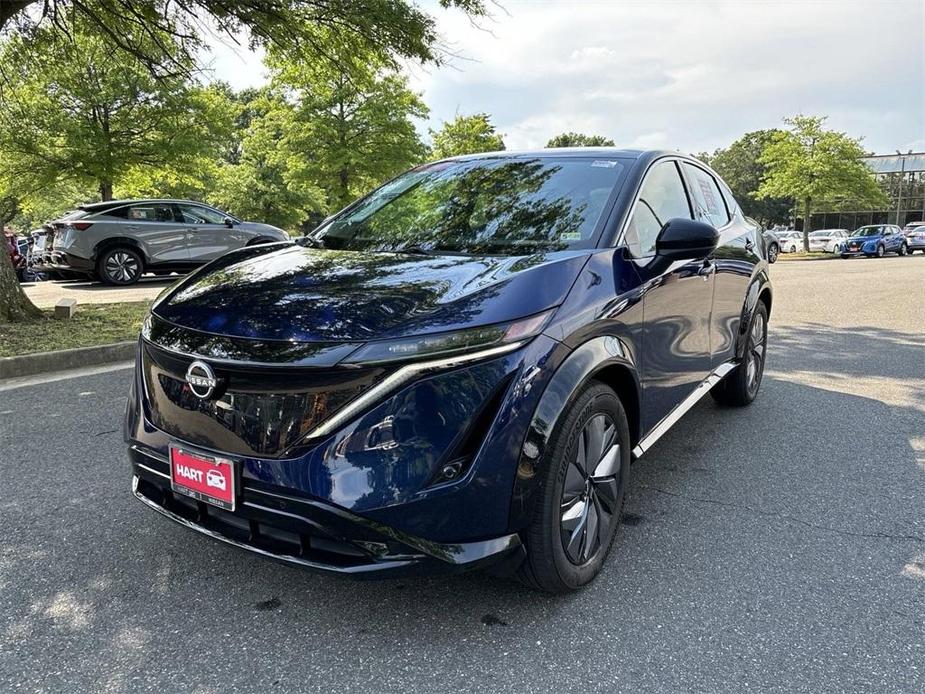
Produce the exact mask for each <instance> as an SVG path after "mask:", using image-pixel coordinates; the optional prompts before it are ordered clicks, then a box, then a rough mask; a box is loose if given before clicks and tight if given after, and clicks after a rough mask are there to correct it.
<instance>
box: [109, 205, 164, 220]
mask: <svg viewBox="0 0 925 694" xmlns="http://www.w3.org/2000/svg"><path fill="white" fill-rule="evenodd" d="M105 214H106V216H107V217H117V218H119V219H127V220H128V221H130V222H172V221H174V217H173V206H172V205H169V204H167V205H164V204H159V203H150V202H147V203H140V204H137V205H126V206H125V207H117V208H116V209H114V210H109V211H108V212H106V213H105Z"/></svg>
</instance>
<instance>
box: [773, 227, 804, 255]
mask: <svg viewBox="0 0 925 694" xmlns="http://www.w3.org/2000/svg"><path fill="white" fill-rule="evenodd" d="M777 238H778V239H780V252H781V253H796V252H797V251H801V250H803V234H802V232H799V231H784V232H780V233H779V234H778V235H777Z"/></svg>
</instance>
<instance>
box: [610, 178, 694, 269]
mask: <svg viewBox="0 0 925 694" xmlns="http://www.w3.org/2000/svg"><path fill="white" fill-rule="evenodd" d="M675 217H684V218H685V219H691V218H692V217H691V207H690V203H689V202H688V200H687V194H686V193H685V192H684V184H683V183H682V182H681V174H680V172H679V171H678V167H677V164H675V163H674V162H672V161H667V162H662V163H660V164H656V165H655V166H653V167H652V168H651V169H650V170H649V173H648V174H647V175H646V179H645V181H644V182H643V184H642V190H641V191H640V192H639V200H638V201H637V202H636V206H635V207H634V208H633V214H632V216H631V217H630V221H629V223H628V224H627V226H626V235H625V237H624V239H625V241H626V245H627V247H628V248H629V250H630V253H632V254H633V256H635V257H637V258H642V257H647V256H651V255H654V254H655V240H656V239H657V238H658V234H659V232H660V231H661V230H662V227H664V226H665V223H666V222H667V221H668V220H669V219H673V218H675Z"/></svg>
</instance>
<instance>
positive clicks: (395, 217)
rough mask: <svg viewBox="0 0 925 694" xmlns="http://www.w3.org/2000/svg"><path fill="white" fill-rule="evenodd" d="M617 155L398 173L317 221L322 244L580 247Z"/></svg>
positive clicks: (493, 249)
mask: <svg viewBox="0 0 925 694" xmlns="http://www.w3.org/2000/svg"><path fill="white" fill-rule="evenodd" d="M624 170H625V168H624V166H623V164H622V163H621V162H620V161H619V160H618V159H606V158H604V159H593V158H587V159H585V158H545V157H544V158H512V157H504V158H486V159H475V160H469V161H448V162H438V163H436V164H430V165H427V166H422V167H419V168H417V169H414V170H412V171H409V172H408V173H406V174H404V175H402V176H399V177H398V178H396V179H395V180H393V181H391V182H390V183H387V184H386V185H384V186H382V187H381V188H379V189H378V190H376V191H374V192H373V193H372V194H370V195H369V196H368V197H366V198H364V199H363V200H361V201H360V202H359V203H357V204H356V205H354V206H353V207H351V208H348V209H347V210H346V211H345V212H344V213H343V214H341V215H338V216H337V217H335V218H334V219H332V220H330V221H329V222H327V223H326V224H324V225H323V226H322V227H321V228H319V229H318V230H317V231H316V232H315V233H314V234H312V239H313V240H314V241H315V242H318V243H319V245H323V246H324V247H325V248H338V249H348V250H372V251H402V250H409V249H410V250H415V251H417V252H428V251H433V252H440V251H447V252H451V253H452V252H458V253H501V254H529V253H534V252H537V251H549V250H562V249H566V248H587V247H590V246H591V245H592V243H593V240H594V239H593V236H594V232H595V228H596V226H597V222H598V220H599V219H600V217H601V215H602V213H603V212H604V208H605V205H606V203H607V200H608V199H609V198H610V194H611V192H612V191H613V189H614V187H615V186H616V185H617V183H619V182H620V180H621V178H622V176H623V172H624Z"/></svg>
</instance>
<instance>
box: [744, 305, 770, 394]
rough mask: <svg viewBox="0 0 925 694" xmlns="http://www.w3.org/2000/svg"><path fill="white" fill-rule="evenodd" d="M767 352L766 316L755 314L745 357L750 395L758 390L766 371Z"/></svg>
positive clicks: (746, 381)
mask: <svg viewBox="0 0 925 694" xmlns="http://www.w3.org/2000/svg"><path fill="white" fill-rule="evenodd" d="M766 350H767V334H766V330H765V322H764V316H762V315H761V314H760V313H756V314H755V318H754V321H753V322H752V329H751V333H750V334H749V336H748V353H747V354H746V355H745V359H746V361H745V385H746V388H748V392H749V393H754V392H756V391H757V390H758V386H759V384H760V383H761V374H762V372H763V371H764V355H765V351H766Z"/></svg>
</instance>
